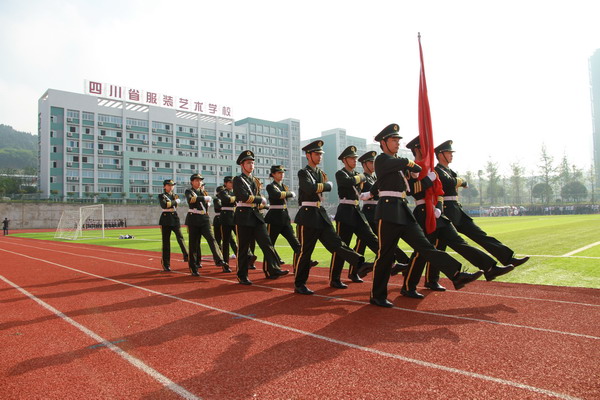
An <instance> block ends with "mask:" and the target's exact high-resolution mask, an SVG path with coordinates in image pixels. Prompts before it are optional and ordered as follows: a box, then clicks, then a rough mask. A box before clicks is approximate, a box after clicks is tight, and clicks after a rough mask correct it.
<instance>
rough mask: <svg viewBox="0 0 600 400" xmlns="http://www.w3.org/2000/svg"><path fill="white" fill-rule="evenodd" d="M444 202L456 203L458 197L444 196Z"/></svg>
mask: <svg viewBox="0 0 600 400" xmlns="http://www.w3.org/2000/svg"><path fill="white" fill-rule="evenodd" d="M444 201H458V196H444Z"/></svg>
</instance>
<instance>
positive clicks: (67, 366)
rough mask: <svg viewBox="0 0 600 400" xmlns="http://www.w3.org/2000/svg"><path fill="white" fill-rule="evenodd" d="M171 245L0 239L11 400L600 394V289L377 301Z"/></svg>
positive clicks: (320, 276) (358, 290)
mask: <svg viewBox="0 0 600 400" xmlns="http://www.w3.org/2000/svg"><path fill="white" fill-rule="evenodd" d="M159 258H160V254H158V253H155V252H147V251H137V250H124V249H115V248H108V247H102V246H94V245H86V244H80V243H56V242H48V241H39V240H34V239H23V238H16V237H5V238H1V239H0V260H2V261H1V266H0V315H1V316H2V318H1V320H0V334H1V335H2V344H3V345H2V346H1V347H0V359H1V360H2V363H1V364H0V366H1V369H0V371H1V372H0V394H1V395H2V398H11V399H12V398H61V399H64V398H83V397H87V398H140V397H143V398H148V399H154V398H161V399H162V398H181V397H184V398H204V399H223V398H227V399H248V398H253V399H254V398H259V399H296V398H302V399H304V398H319V399H345V398H353V399H354V398H358V399H382V398H393V399H405V398H406V399H429V398H432V397H437V398H443V399H450V398H461V399H466V398H468V399H480V398H487V399H518V398H527V399H544V398H564V399H576V398H582V399H597V398H599V397H600V383H599V382H600V378H599V377H600V365H599V360H600V290H597V289H581V288H565V287H548V286H535V285H522V284H507V283H495V282H484V281H478V282H475V283H473V284H471V285H469V286H468V287H466V288H465V289H463V290H461V291H458V292H457V291H447V292H445V293H441V294H440V293H431V292H426V291H423V292H424V293H427V294H428V295H427V297H426V298H425V299H424V300H421V301H419V300H413V299H408V298H404V297H401V296H398V294H399V284H400V279H399V278H392V284H391V285H390V290H391V293H392V295H391V299H392V300H393V301H394V303H395V305H396V307H395V308H393V309H382V308H378V307H374V306H371V305H368V293H369V289H370V284H369V282H365V283H364V284H351V285H350V288H349V289H347V290H334V289H331V288H329V287H328V281H327V270H325V269H319V268H315V269H313V270H312V271H311V277H310V280H309V286H310V287H311V288H312V289H315V290H316V295H314V296H302V295H296V294H293V293H292V292H293V278H292V277H289V276H287V277H283V278H280V279H278V280H275V281H272V280H267V279H265V278H264V276H263V275H262V272H261V271H251V276H250V279H252V280H253V281H254V283H255V284H254V285H253V286H250V287H247V286H242V285H239V284H237V283H236V280H235V276H234V274H224V273H221V272H219V269H218V268H216V267H214V266H212V265H209V264H208V263H206V262H204V263H203V264H204V265H205V266H204V268H203V269H201V270H200V271H201V275H202V276H201V277H200V278H195V277H191V276H190V275H189V272H188V270H187V267H186V265H185V264H184V263H183V262H180V261H174V262H173V263H172V266H173V267H175V268H174V270H175V271H174V272H173V273H170V274H169V273H163V272H161V271H160V260H159Z"/></svg>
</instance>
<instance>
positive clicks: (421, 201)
mask: <svg viewBox="0 0 600 400" xmlns="http://www.w3.org/2000/svg"><path fill="white" fill-rule="evenodd" d="M415 203H417V205H418V206H420V205H421V204H425V200H423V199H421V200H417V201H416V202H415Z"/></svg>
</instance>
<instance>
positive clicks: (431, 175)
mask: <svg viewBox="0 0 600 400" xmlns="http://www.w3.org/2000/svg"><path fill="white" fill-rule="evenodd" d="M427 177H428V178H429V180H431V182H433V181H435V180H436V179H437V175H436V174H435V172H433V171H430V172H429V173H428V174H427Z"/></svg>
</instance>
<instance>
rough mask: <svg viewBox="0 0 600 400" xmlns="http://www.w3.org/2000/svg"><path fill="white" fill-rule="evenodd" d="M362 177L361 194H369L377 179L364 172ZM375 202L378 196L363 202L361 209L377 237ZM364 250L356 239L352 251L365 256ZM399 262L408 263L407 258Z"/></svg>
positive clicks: (358, 239) (364, 246)
mask: <svg viewBox="0 0 600 400" xmlns="http://www.w3.org/2000/svg"><path fill="white" fill-rule="evenodd" d="M363 175H364V176H365V181H364V183H363V184H362V190H361V193H369V192H370V191H371V188H373V185H375V182H376V181H377V177H376V176H375V174H373V175H371V174H368V173H366V172H365V173H363ZM377 200H379V196H378V195H375V196H373V197H371V198H370V199H369V200H363V206H362V209H361V211H362V213H363V214H364V216H365V218H366V219H367V222H368V223H369V226H370V227H371V230H372V231H373V233H374V234H376V235H377V222H376V221H375V208H377ZM366 248H367V245H366V244H365V242H364V241H362V240H360V238H357V240H356V246H355V247H354V250H355V251H356V252H357V253H359V254H365V250H366ZM401 262H404V263H406V262H408V257H406V259H405V260H402V261H401Z"/></svg>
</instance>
